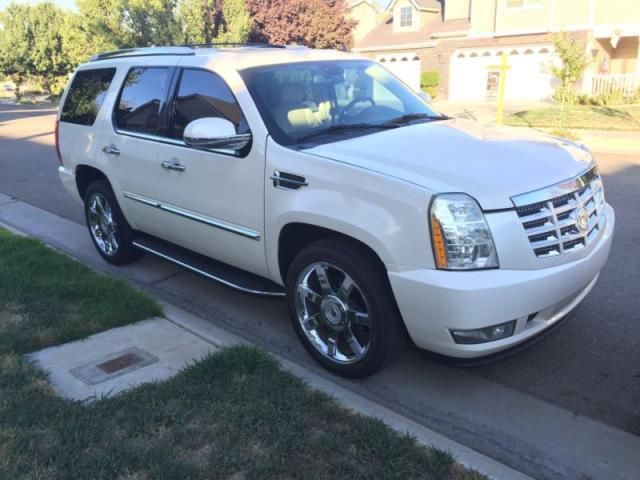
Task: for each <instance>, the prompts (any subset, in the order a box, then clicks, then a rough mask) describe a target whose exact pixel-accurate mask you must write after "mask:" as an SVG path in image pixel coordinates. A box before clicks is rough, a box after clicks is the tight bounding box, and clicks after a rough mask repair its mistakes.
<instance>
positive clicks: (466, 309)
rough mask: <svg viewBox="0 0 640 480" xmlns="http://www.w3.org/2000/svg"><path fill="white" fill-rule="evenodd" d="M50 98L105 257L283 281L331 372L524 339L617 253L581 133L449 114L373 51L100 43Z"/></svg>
mask: <svg viewBox="0 0 640 480" xmlns="http://www.w3.org/2000/svg"><path fill="white" fill-rule="evenodd" d="M61 105H62V106H61V108H60V112H59V116H58V122H57V124H56V140H57V143H56V145H57V149H58V153H59V157H60V162H61V166H60V168H59V172H60V178H61V180H62V182H63V184H64V185H65V187H66V188H67V189H68V190H69V192H71V193H72V194H73V195H74V196H76V197H77V198H79V199H80V200H81V201H83V202H84V205H85V212H86V221H87V225H88V227H89V231H90V232H91V238H92V239H93V242H94V243H95V245H96V247H97V249H98V251H99V252H100V254H101V255H102V256H103V257H104V259H105V260H107V261H108V262H110V263H113V264H124V263H127V262H131V261H133V260H135V259H137V258H138V257H139V256H140V255H141V254H142V253H143V252H150V253H152V254H156V255H159V256H161V257H163V258H165V259H167V260H169V261H172V262H175V263H177V264H179V265H182V266H183V267H186V268H188V269H191V270H193V271H195V272H198V273H201V274H203V275H206V276H207V277H209V278H211V279H214V280H217V281H220V282H222V283H224V284H225V285H228V286H230V287H235V288H238V289H240V290H243V291H245V292H248V293H253V294H261V295H269V296H283V297H284V296H286V300H287V302H288V306H289V311H290V314H291V317H292V320H293V326H294V328H295V331H296V333H297V334H298V336H299V337H300V339H301V341H302V342H303V344H304V345H305V347H306V348H307V350H308V351H309V352H310V354H311V355H312V356H313V357H314V358H315V359H316V360H317V361H319V362H320V363H321V364H322V365H324V366H325V367H327V368H328V369H330V370H332V371H334V372H336V373H338V374H341V375H345V376H351V377H362V376H366V375H370V374H371V373H373V372H375V371H376V370H379V369H380V368H382V367H384V366H385V365H387V364H388V363H389V362H390V361H391V360H392V359H393V358H394V357H395V356H396V355H397V354H398V353H399V352H400V350H401V349H402V346H403V344H404V343H405V339H406V338H407V337H408V338H410V339H411V340H412V341H413V342H414V343H415V344H416V345H417V346H418V347H420V348H423V349H427V350H430V351H432V352H436V353H438V354H441V355H445V356H447V357H456V358H463V359H472V358H477V357H482V358H485V357H487V356H491V355H492V354H496V353H498V352H502V351H504V350H507V349H510V347H515V346H516V345H518V346H520V345H522V344H523V343H524V342H525V341H527V340H530V339H533V338H534V337H536V336H537V335H538V334H540V333H541V332H543V331H544V330H545V329H547V328H549V327H551V326H552V325H554V324H556V323H557V322H558V321H559V320H560V319H561V318H563V317H565V316H566V315H567V313H569V312H570V311H571V310H572V309H573V308H574V307H575V306H576V305H577V304H578V303H579V302H580V301H581V300H582V299H583V298H584V297H585V296H586V295H587V294H588V293H589V291H590V290H591V289H592V288H593V286H594V284H595V283H596V280H597V278H598V275H599V272H600V270H601V269H602V267H603V266H604V264H605V262H606V260H607V256H608V254H609V249H610V246H611V240H612V235H613V229H614V223H615V218H614V212H613V210H612V208H611V207H610V206H609V205H608V204H607V203H605V200H604V195H603V190H602V183H601V180H600V177H599V175H598V170H597V167H596V164H595V162H594V159H593V157H592V155H591V154H590V153H589V151H588V150H587V149H586V148H584V147H583V146H580V145H577V144H574V143H571V142H568V141H564V140H559V139H554V138H549V137H545V136H542V135H537V134H533V133H525V132H520V131H514V130H509V129H486V128H482V127H480V126H478V125H476V124H473V123H470V122H466V121H462V120H458V119H451V118H447V117H445V116H442V115H439V114H438V113H436V112H435V111H434V110H433V109H432V108H431V107H430V106H429V104H428V103H427V102H425V101H424V100H423V99H422V98H421V97H420V96H419V95H417V94H416V93H414V92H413V91H411V90H410V89H409V88H408V87H407V86H406V85H404V84H403V83H402V82H400V81H399V80H398V79H397V78H396V77H394V76H393V75H392V74H390V73H389V72H388V71H387V70H385V69H384V68H383V67H382V66H380V65H378V64H377V63H375V62H372V61H370V60H368V59H365V58H359V57H354V56H351V55H348V54H345V53H341V52H335V51H322V50H310V49H306V48H299V47H294V48H291V47H287V48H283V47H273V46H267V47H264V48H263V47H258V46H245V47H241V48H199V47H193V48H191V47H166V48H151V49H135V50H128V51H118V52H111V53H107V54H102V55H98V56H96V57H94V58H93V59H92V61H91V62H89V63H87V64H85V65H82V66H81V67H79V68H78V70H77V71H76V73H75V75H74V77H73V79H72V80H71V82H70V85H69V86H68V87H67V90H66V92H65V94H64V96H63V98H62V102H61ZM214 259H215V260H214Z"/></svg>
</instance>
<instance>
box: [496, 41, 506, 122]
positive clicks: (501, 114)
mask: <svg viewBox="0 0 640 480" xmlns="http://www.w3.org/2000/svg"><path fill="white" fill-rule="evenodd" d="M508 68H509V67H507V52H506V51H504V52H502V62H500V79H499V80H498V111H497V113H496V123H497V124H498V125H502V123H503V122H504V85H505V80H506V76H507V69H508Z"/></svg>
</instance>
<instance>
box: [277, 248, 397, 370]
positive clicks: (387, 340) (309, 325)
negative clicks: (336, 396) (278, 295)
mask: <svg viewBox="0 0 640 480" xmlns="http://www.w3.org/2000/svg"><path fill="white" fill-rule="evenodd" d="M287 302H288V307H289V313H290V315H291V318H292V322H293V327H294V329H295V331H296V333H297V334H298V337H299V338H300V340H301V341H302V343H303V345H304V346H305V348H306V349H307V351H308V352H309V353H310V354H311V356H312V357H314V359H315V360H317V361H318V362H319V363H320V364H322V365H323V366H324V367H325V368H327V369H329V370H331V371H333V372H334V373H336V374H338V375H341V376H344V377H351V378H361V377H366V376H369V375H371V374H373V373H375V372H376V371H378V370H380V369H382V368H384V367H385V366H387V365H388V364H389V363H391V361H392V360H393V359H394V358H395V357H396V356H397V355H398V354H399V353H400V351H401V350H402V348H403V346H404V342H405V335H406V334H405V331H404V327H403V325H402V320H401V318H400V313H399V311H398V307H397V306H396V302H395V299H394V297H393V294H392V292H391V287H390V286H389V282H388V280H387V278H386V272H385V271H384V268H383V267H382V266H381V265H380V263H379V261H378V259H377V258H375V257H374V256H373V255H372V254H371V253H370V252H369V251H368V250H366V249H365V248H364V247H362V246H361V245H359V244H357V243H356V242H353V241H349V240H348V239H342V238H330V239H326V240H321V241H319V242H316V243H314V244H312V245H310V246H309V247H307V248H305V249H304V250H303V251H302V252H300V253H299V254H298V255H297V256H296V258H295V259H294V260H293V262H292V264H291V266H290V268H289V272H288V274H287Z"/></svg>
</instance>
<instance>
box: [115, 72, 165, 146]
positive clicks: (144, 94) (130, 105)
mask: <svg viewBox="0 0 640 480" xmlns="http://www.w3.org/2000/svg"><path fill="white" fill-rule="evenodd" d="M169 81H170V75H169V69H168V68H157V67H151V68H132V69H131V70H130V71H129V73H128V74H127V78H126V79H125V81H124V85H123V87H122V91H121V92H120V98H119V100H118V104H117V105H116V110H115V121H116V126H117V127H118V128H119V129H122V130H127V131H130V132H140V133H147V134H152V135H158V134H159V133H160V132H159V130H160V115H161V113H162V108H163V106H164V102H165V98H166V93H167V88H168V85H169Z"/></svg>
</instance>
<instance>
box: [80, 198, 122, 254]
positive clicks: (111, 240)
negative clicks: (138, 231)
mask: <svg viewBox="0 0 640 480" xmlns="http://www.w3.org/2000/svg"><path fill="white" fill-rule="evenodd" d="M88 220H89V230H90V231H91V236H92V237H93V239H94V240H95V242H96V245H97V246H98V248H99V249H100V251H101V252H102V253H104V254H105V255H107V256H109V257H111V256H113V255H115V254H116V253H117V252H118V247H119V241H118V224H117V223H116V221H115V219H114V218H113V209H112V208H111V205H109V202H108V201H107V199H106V198H105V197H104V196H103V195H102V194H100V193H94V194H92V195H91V197H90V198H89V215H88Z"/></svg>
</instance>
